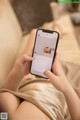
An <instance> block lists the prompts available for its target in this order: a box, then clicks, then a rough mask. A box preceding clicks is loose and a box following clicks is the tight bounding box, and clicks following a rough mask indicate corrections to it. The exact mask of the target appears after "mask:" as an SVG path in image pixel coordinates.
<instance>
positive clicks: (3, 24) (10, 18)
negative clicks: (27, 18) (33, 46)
mask: <svg viewBox="0 0 80 120" xmlns="http://www.w3.org/2000/svg"><path fill="white" fill-rule="evenodd" d="M21 38H22V32H21V28H20V26H19V23H18V21H17V19H16V16H15V14H14V12H13V9H12V7H11V5H10V4H9V3H8V1H7V0H0V83H2V81H3V80H4V79H5V77H6V75H7V74H8V72H9V71H10V69H11V67H12V66H13V63H14V61H15V59H16V55H17V52H18V49H19V47H20V45H21Z"/></svg>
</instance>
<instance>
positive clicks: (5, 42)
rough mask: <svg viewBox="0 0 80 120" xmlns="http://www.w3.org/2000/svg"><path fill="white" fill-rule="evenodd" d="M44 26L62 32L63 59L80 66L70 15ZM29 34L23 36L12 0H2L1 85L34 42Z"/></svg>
mask: <svg viewBox="0 0 80 120" xmlns="http://www.w3.org/2000/svg"><path fill="white" fill-rule="evenodd" d="M43 28H45V29H51V30H57V31H58V32H60V35H61V36H60V41H59V45H58V52H59V54H60V58H61V61H62V62H63V63H65V62H66V63H71V64H75V65H77V66H78V67H79V66H80V50H79V47H78V44H77V42H76V36H75V34H74V29H73V25H72V23H71V20H70V18H69V16H68V15H67V14H66V15H63V16H61V17H60V18H59V19H58V20H56V21H52V22H50V23H48V24H45V25H43ZM29 36H30V33H29V34H27V35H25V36H23V34H22V30H21V27H20V24H19V22H18V19H17V17H16V15H15V12H14V10H13V8H12V6H11V4H10V1H9V0H0V86H1V85H2V83H3V82H4V81H5V80H6V76H7V75H8V73H9V72H10V70H11V69H12V67H13V65H14V63H15V61H16V59H17V58H18V57H19V56H21V55H22V54H24V52H25V51H26V48H27V45H28V47H29V45H31V44H32V43H31V41H29ZM63 66H64V65H63ZM72 69H73V68H72ZM70 74H71V72H70Z"/></svg>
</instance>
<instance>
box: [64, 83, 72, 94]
mask: <svg viewBox="0 0 80 120" xmlns="http://www.w3.org/2000/svg"><path fill="white" fill-rule="evenodd" d="M71 89H72V86H71V85H70V83H69V82H68V84H66V87H65V89H64V90H63V94H64V96H67V94H69V92H70V91H71Z"/></svg>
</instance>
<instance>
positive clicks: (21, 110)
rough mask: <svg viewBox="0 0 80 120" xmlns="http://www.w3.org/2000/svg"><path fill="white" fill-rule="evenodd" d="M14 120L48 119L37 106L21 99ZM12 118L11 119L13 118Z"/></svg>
mask: <svg viewBox="0 0 80 120" xmlns="http://www.w3.org/2000/svg"><path fill="white" fill-rule="evenodd" d="M14 119H15V120H50V119H49V118H48V117H47V116H46V115H45V114H44V113H43V112H42V111H41V110H40V109H39V108H37V107H36V106H35V105H33V104H32V103H30V102H27V101H23V102H22V103H21V104H20V105H19V107H18V109H17V111H16V113H15V117H14ZM14 119H13V120H14Z"/></svg>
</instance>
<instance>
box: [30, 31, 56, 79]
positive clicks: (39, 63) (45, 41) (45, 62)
mask: <svg viewBox="0 0 80 120" xmlns="http://www.w3.org/2000/svg"><path fill="white" fill-rule="evenodd" d="M56 42H57V33H54V34H51V37H49V36H48V37H47V36H45V35H41V34H37V37H36V43H35V48H34V54H33V62H32V68H31V72H32V73H34V74H36V75H39V76H42V77H45V76H44V75H43V72H44V71H46V70H50V69H51V65H52V61H53V57H54V51H55V47H56Z"/></svg>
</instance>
